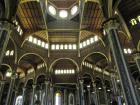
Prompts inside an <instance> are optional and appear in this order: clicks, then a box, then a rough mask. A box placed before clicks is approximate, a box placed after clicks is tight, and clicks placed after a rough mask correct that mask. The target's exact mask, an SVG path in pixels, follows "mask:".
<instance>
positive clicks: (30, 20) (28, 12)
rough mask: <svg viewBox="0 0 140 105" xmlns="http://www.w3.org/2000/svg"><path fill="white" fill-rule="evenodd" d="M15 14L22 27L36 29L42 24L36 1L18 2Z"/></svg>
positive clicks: (39, 9) (38, 4)
mask: <svg viewBox="0 0 140 105" xmlns="http://www.w3.org/2000/svg"><path fill="white" fill-rule="evenodd" d="M17 16H18V17H19V20H20V23H21V25H22V26H23V28H24V29H32V30H37V29H39V28H40V27H41V26H43V25H44V23H43V21H42V20H43V16H42V12H41V7H40V3H38V2H36V1H33V2H27V3H23V4H20V5H19V6H18V10H17Z"/></svg>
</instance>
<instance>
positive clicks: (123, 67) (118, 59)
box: [104, 19, 140, 105]
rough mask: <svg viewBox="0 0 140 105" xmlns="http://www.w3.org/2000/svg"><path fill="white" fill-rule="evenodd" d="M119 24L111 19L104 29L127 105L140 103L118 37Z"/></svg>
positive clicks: (138, 104) (139, 104)
mask: <svg viewBox="0 0 140 105" xmlns="http://www.w3.org/2000/svg"><path fill="white" fill-rule="evenodd" d="M118 26H119V24H118V23H117V22H116V20H115V19H110V20H108V21H106V22H105V24H104V29H105V30H106V32H107V37H108V40H109V45H110V47H111V50H112V53H113V58H114V61H115V64H116V66H117V70H118V73H119V75H120V79H121V84H122V89H123V92H124V96H125V100H126V105H140V99H139V96H138V94H137V92H136V89H135V87H134V84H133V82H132V79H133V78H132V76H131V74H130V70H129V69H128V67H127V63H126V60H125V57H124V53H123V49H122V47H121V44H120V41H119V38H118V30H117V29H118Z"/></svg>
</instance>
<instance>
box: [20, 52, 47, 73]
mask: <svg viewBox="0 0 140 105" xmlns="http://www.w3.org/2000/svg"><path fill="white" fill-rule="evenodd" d="M27 55H35V56H37V57H39V58H40V59H41V60H42V61H43V62H44V64H45V67H46V72H47V64H46V61H45V59H44V58H43V57H42V56H41V55H39V54H36V53H25V54H23V55H22V56H21V57H20V58H19V59H18V64H19V62H20V61H21V59H22V58H23V57H24V56H27Z"/></svg>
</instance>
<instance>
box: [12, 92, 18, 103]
mask: <svg viewBox="0 0 140 105" xmlns="http://www.w3.org/2000/svg"><path fill="white" fill-rule="evenodd" d="M17 95H18V91H17V90H14V100H13V105H15V104H16V99H17Z"/></svg>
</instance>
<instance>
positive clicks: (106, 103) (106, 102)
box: [103, 84, 108, 105]
mask: <svg viewBox="0 0 140 105" xmlns="http://www.w3.org/2000/svg"><path fill="white" fill-rule="evenodd" d="M103 91H104V97H105V105H108V99H107V92H106V86H105V84H103Z"/></svg>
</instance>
